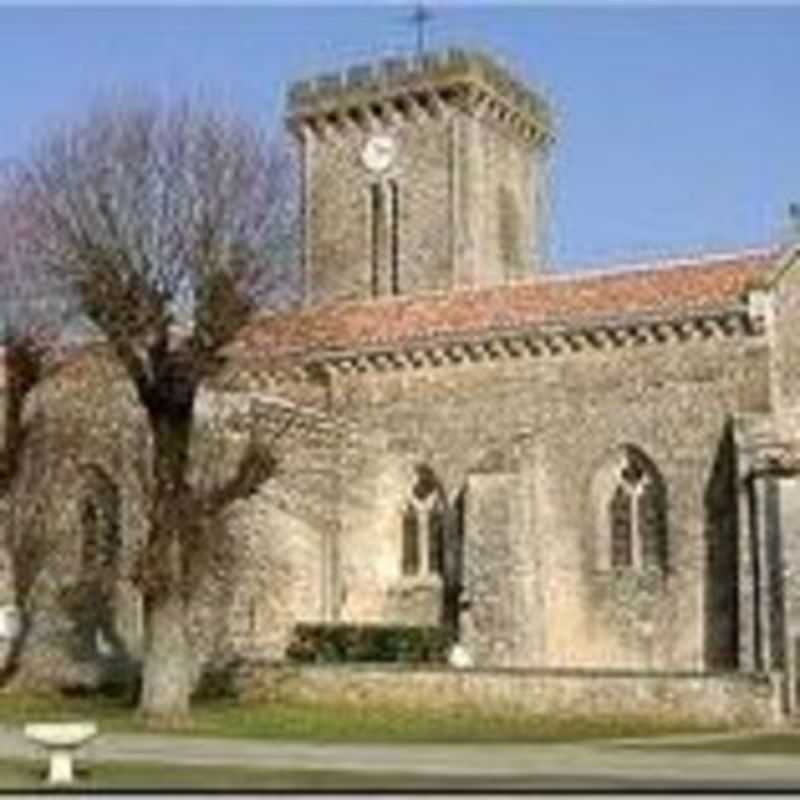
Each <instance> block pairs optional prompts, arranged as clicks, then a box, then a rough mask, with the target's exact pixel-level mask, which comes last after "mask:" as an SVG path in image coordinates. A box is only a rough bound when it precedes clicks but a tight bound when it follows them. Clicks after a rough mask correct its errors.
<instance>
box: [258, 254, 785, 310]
mask: <svg viewBox="0 0 800 800" xmlns="http://www.w3.org/2000/svg"><path fill="white" fill-rule="evenodd" d="M781 250H782V248H781V247H779V246H777V245H763V246H760V247H750V248H744V249H740V250H725V251H722V250H720V251H715V252H708V253H700V254H696V255H685V256H670V257H668V258H664V259H661V260H657V261H636V262H628V263H622V264H617V265H612V266H608V267H600V268H598V269H592V268H584V269H581V268H579V269H578V270H577V271H570V272H562V273H552V272H551V273H545V274H542V275H537V276H531V277H525V278H519V279H516V280H511V281H508V282H506V283H501V284H493V285H486V286H456V287H449V288H446V289H435V290H430V291H426V292H418V293H416V294H413V295H412V294H405V295H404V294H400V295H387V296H384V297H371V298H360V299H353V300H339V301H329V302H325V303H321V304H319V305H303V306H301V307H300V308H298V309H295V310H293V311H290V312H288V313H289V314H291V315H294V314H301V315H304V314H318V313H323V314H324V313H347V312H348V311H349V310H351V309H356V308H366V307H369V308H380V307H381V306H395V307H398V306H402V305H413V304H415V303H418V302H425V301H430V302H437V301H439V302H447V301H448V300H452V299H458V298H463V297H469V296H470V295H473V296H478V295H482V294H487V293H491V292H503V291H506V290H508V291H511V290H514V289H519V288H528V287H531V288H534V287H538V286H548V285H555V284H564V283H570V282H574V283H581V282H584V281H591V280H597V279H602V278H624V277H627V276H629V275H642V274H644V273H647V272H654V273H661V272H666V271H670V270H678V269H687V270H691V269H702V268H703V267H713V266H716V265H719V264H724V263H726V262H731V261H736V260H744V259H756V258H757V259H761V258H763V259H768V258H771V257H776V256H777V255H778V254H779V253H780V252H781ZM286 313H287V312H285V311H283V312H274V311H266V312H265V313H261V314H258V315H257V317H256V318H255V320H254V321H255V322H257V321H259V320H264V319H271V318H272V319H274V318H275V317H280V316H283V315H284V314H286Z"/></svg>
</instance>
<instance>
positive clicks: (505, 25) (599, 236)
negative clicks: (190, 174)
mask: <svg viewBox="0 0 800 800" xmlns="http://www.w3.org/2000/svg"><path fill="white" fill-rule="evenodd" d="M432 5H433V10H434V12H435V14H436V17H435V19H434V20H433V21H432V23H431V24H430V26H429V28H430V29H429V41H430V45H431V47H432V48H435V47H445V46H450V45H458V46H465V47H478V48H481V49H483V50H486V51H489V52H491V53H494V54H495V55H497V56H498V57H500V58H501V59H502V60H503V61H504V62H505V63H506V64H507V65H508V66H509V67H511V68H512V69H513V70H514V71H515V72H517V73H518V74H519V76H520V77H522V78H524V79H525V80H528V81H532V82H534V83H535V84H536V85H537V86H539V87H541V88H542V89H544V90H545V91H546V93H547V94H548V96H549V97H550V98H551V100H552V101H553V103H554V104H555V106H556V108H557V111H558V114H559V119H560V140H559V143H558V145H557V147H556V149H555V151H554V153H553V163H552V179H551V185H552V212H551V216H552V223H551V248H550V249H551V259H552V261H553V262H554V265H555V268H556V269H576V268H580V267H582V266H585V265H599V266H602V265H606V264H613V263H616V262H630V261H641V260H648V259H652V258H661V257H668V256H675V255H680V254H684V253H690V254H694V253H698V252H702V251H705V250H731V249H737V248H740V247H749V246H759V245H764V244H773V243H776V242H780V241H783V240H785V238H786V235H787V231H788V223H787V215H786V208H787V206H788V204H789V203H790V202H792V201H798V200H800V7H794V8H793V7H791V6H784V7H771V8H763V7H723V8H716V7H706V8H695V7H689V6H686V7H684V6H675V7H671V8H670V7H665V8H664V7H662V8H647V7H643V6H638V7H637V6H613V7H611V6H609V7H584V8H577V7H559V6H556V5H550V6H548V5H544V6H538V7H532V6H528V5H519V4H517V5H511V6H499V5H496V4H493V5H485V6H480V5H476V4H464V5H456V4H454V3H445V4H442V5H439V6H437V5H436V4H435V3H434V4H432ZM408 13H409V7H407V6H403V5H401V4H397V3H393V4H391V5H382V4H377V3H374V4H371V5H365V6H360V7H354V6H350V7H346V6H341V5H336V4H333V3H326V4H324V5H320V6H300V5H297V4H283V5H276V6H253V5H250V6H241V7H225V8H210V7H203V6H189V5H184V6H173V7H164V8H159V7H127V8H121V7H102V6H99V7H98V6H95V7H85V8H70V7H50V8H36V7H18V8H14V7H7V6H0V76H2V98H3V102H2V103H0V159H8V158H18V157H22V156H24V154H25V152H26V149H27V147H28V145H29V143H30V141H31V139H32V137H35V136H36V135H37V134H38V133H39V132H41V131H43V130H46V128H47V126H48V125H49V124H51V123H52V122H53V121H57V120H59V119H62V118H65V117H66V118H69V117H70V116H73V115H76V114H78V113H80V110H81V109H82V108H84V107H85V106H86V104H87V103H88V102H89V101H90V100H91V99H92V97H94V96H96V95H97V94H98V93H102V92H103V91H107V90H109V89H115V88H120V87H126V86H134V87H142V86H146V87H153V88H154V89H155V90H156V91H158V92H159V93H166V94H181V93H186V92H189V93H197V92H202V93H206V94H210V95H211V96H214V97H216V96H219V97H220V98H224V99H225V101H226V102H229V103H234V104H237V105H240V106H241V107H243V108H244V109H245V110H246V111H247V113H249V114H253V115H257V116H258V117H259V118H260V119H262V120H263V121H264V123H265V124H267V125H270V126H273V127H277V126H278V125H279V124H280V119H281V103H282V96H283V91H284V90H285V87H286V85H287V83H288V82H289V81H290V80H292V79H295V78H299V77H303V76H307V75H309V74H314V73H316V72H319V71H328V70H332V69H337V68H340V67H344V66H347V65H348V64H350V63H352V62H353V61H360V60H365V59H366V60H369V59H371V58H374V57H379V56H383V55H387V54H396V53H399V52H403V51H408V50H411V49H413V47H414V33H413V30H412V28H411V27H410V25H409V24H408V22H407V16H408Z"/></svg>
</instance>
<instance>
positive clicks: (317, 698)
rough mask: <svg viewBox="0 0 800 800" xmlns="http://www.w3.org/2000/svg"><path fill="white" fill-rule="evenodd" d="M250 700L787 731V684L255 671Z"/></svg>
mask: <svg viewBox="0 0 800 800" xmlns="http://www.w3.org/2000/svg"><path fill="white" fill-rule="evenodd" d="M235 681H236V684H237V686H236V688H237V690H238V691H239V692H240V693H241V695H242V696H243V697H244V698H251V699H255V698H263V699H274V700H294V701H298V700H299V701H304V702H327V703H330V702H332V701H335V702H337V703H344V704H348V703H352V704H358V705H373V706H378V705H380V706H394V707H402V708H419V709H429V710H445V709H448V710H449V709H455V708H462V709H469V710H473V711H478V712H482V713H492V714H500V715H505V714H508V715H514V716H518V715H531V716H540V715H544V714H547V715H552V716H563V717H570V716H572V717H576V716H580V717H586V716H608V717H631V718H634V717H640V718H641V717H646V718H650V719H658V720H659V721H662V722H669V721H670V720H675V721H681V722H695V723H702V724H705V725H708V724H721V725H731V726H740V727H741V726H746V727H765V726H770V725H775V724H778V723H779V722H780V721H781V716H782V715H781V706H780V675H778V674H772V675H765V674H760V675H745V674H739V673H718V674H701V673H634V672H630V673H628V672H601V671H594V670H593V671H578V670H515V669H504V670H484V669H470V670H463V671H457V670H454V669H450V668H444V667H443V668H437V667H425V668H418V667H407V666H394V665H392V666H383V665H381V666H378V665H348V666H339V665H336V666H331V665H325V666H317V665H315V666H290V665H277V664H263V663H261V664H259V663H249V664H246V665H243V666H242V667H241V668H240V669H239V670H237V674H236V678H235Z"/></svg>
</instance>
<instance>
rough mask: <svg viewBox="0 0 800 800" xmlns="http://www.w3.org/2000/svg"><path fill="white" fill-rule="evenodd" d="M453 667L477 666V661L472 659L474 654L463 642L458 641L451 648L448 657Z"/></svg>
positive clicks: (467, 667) (468, 667) (466, 667)
mask: <svg viewBox="0 0 800 800" xmlns="http://www.w3.org/2000/svg"><path fill="white" fill-rule="evenodd" d="M448 661H449V662H450V666H451V667H455V668H456V669H470V668H471V667H474V666H475V662H474V661H473V659H472V656H471V655H470V653H469V650H467V648H466V647H464V645H463V644H461V643H456V644H454V645H453V647H452V649H451V650H450V656H449V658H448Z"/></svg>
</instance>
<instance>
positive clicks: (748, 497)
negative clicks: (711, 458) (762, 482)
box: [737, 477, 759, 672]
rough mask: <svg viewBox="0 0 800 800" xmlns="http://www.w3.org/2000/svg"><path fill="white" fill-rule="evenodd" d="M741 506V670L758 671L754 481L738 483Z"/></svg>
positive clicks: (747, 479)
mask: <svg viewBox="0 0 800 800" xmlns="http://www.w3.org/2000/svg"><path fill="white" fill-rule="evenodd" d="M738 487H739V490H738V493H737V494H738V498H737V500H738V504H739V574H738V584H739V589H738V599H739V659H738V661H739V669H740V670H742V671H743V672H755V671H756V669H757V666H756V652H757V642H756V640H757V636H758V630H759V627H758V618H757V614H756V600H757V595H758V591H757V588H756V572H755V570H756V558H755V548H754V546H753V543H754V539H755V533H754V525H755V513H754V507H755V500H754V496H753V483H752V478H750V477H747V478H741V479H740V480H739V481H738Z"/></svg>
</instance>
